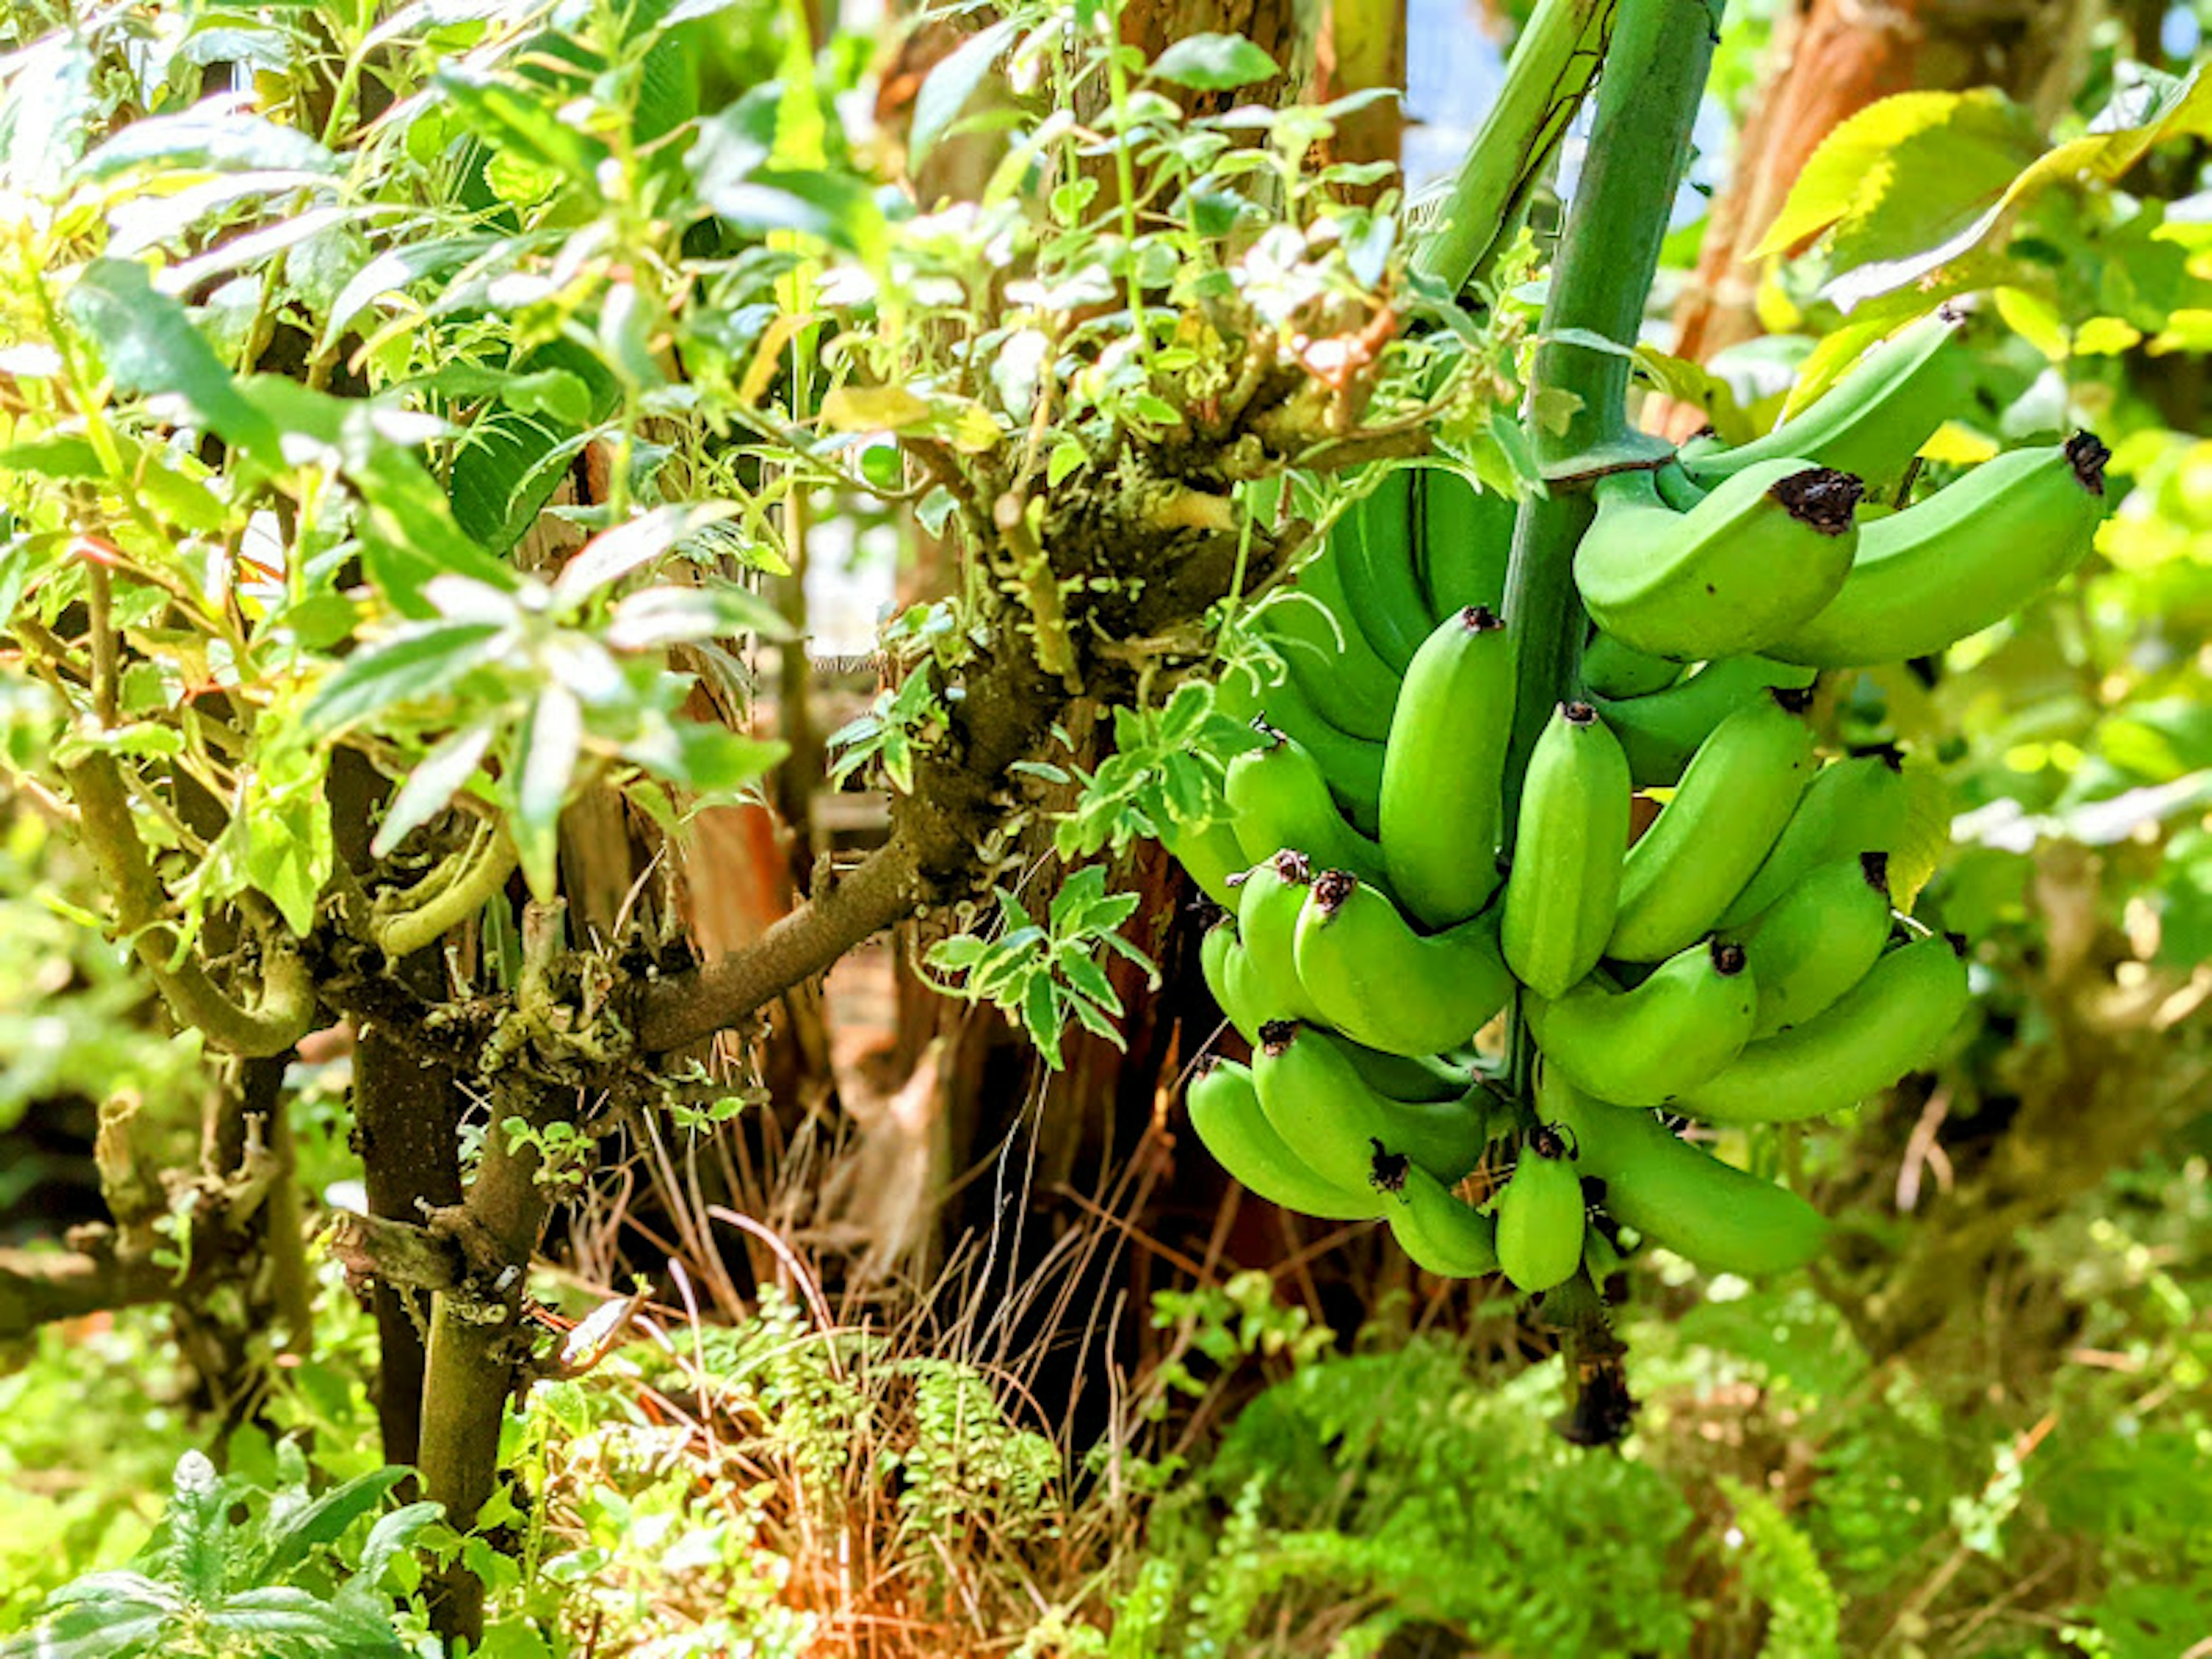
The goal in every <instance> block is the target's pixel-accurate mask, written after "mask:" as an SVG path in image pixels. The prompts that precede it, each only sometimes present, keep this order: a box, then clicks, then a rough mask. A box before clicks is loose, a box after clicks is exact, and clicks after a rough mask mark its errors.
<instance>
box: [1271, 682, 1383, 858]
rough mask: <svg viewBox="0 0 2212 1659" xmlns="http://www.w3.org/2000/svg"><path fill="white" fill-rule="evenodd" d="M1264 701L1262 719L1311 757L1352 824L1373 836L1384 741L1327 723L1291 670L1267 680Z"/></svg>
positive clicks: (1379, 789) (1381, 785) (1380, 788)
mask: <svg viewBox="0 0 2212 1659" xmlns="http://www.w3.org/2000/svg"><path fill="white" fill-rule="evenodd" d="M1266 703H1267V714H1266V716H1265V723H1266V724H1267V726H1270V727H1272V728H1273V730H1275V731H1278V732H1281V733H1282V734H1283V735H1284V736H1285V737H1286V738H1290V739H1291V741H1292V742H1294V743H1296V744H1298V746H1299V747H1301V748H1302V749H1304V750H1305V751H1306V752H1307V753H1308V754H1310V755H1311V756H1312V757H1314V762H1315V763H1316V765H1318V766H1319V767H1320V768H1321V775H1322V780H1323V781H1325V782H1327V784H1328V793H1329V794H1330V795H1331V796H1332V797H1334V799H1335V801H1336V804H1337V806H1338V808H1339V809H1340V811H1342V812H1343V813H1344V815H1345V817H1348V818H1350V819H1351V820H1352V828H1353V829H1357V830H1358V831H1359V832H1360V833H1361V834H1362V835H1364V836H1372V835H1373V834H1374V833H1375V828H1376V823H1378V822H1379V821H1380V820H1379V817H1378V813H1379V811H1380V807H1379V803H1380V801H1381V799H1382V795H1383V745H1382V744H1379V743H1375V742H1371V741H1370V740H1369V739H1368V738H1355V737H1353V736H1352V733H1351V732H1346V731H1344V730H1342V729H1340V727H1338V726H1333V725H1331V724H1330V723H1329V720H1328V716H1327V715H1325V714H1322V712H1321V710H1320V709H1318V708H1315V707H1314V706H1313V700H1312V699H1311V698H1310V697H1309V696H1306V694H1305V690H1304V687H1302V686H1301V685H1300V684H1298V682H1297V678H1295V677H1294V676H1291V675H1289V674H1285V676H1284V677H1283V683H1282V684H1280V685H1275V686H1270V687H1269V688H1268V690H1267V697H1266Z"/></svg>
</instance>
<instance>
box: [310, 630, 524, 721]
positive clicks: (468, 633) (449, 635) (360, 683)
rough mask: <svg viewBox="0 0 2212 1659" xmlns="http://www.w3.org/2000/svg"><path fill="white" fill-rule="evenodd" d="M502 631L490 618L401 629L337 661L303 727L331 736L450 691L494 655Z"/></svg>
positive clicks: (319, 691) (311, 705)
mask: <svg viewBox="0 0 2212 1659" xmlns="http://www.w3.org/2000/svg"><path fill="white" fill-rule="evenodd" d="M504 631H505V630H504V629H501V628H500V627H498V626H497V625H496V624H495V623H418V624H416V625H414V626H411V627H408V628H404V629H400V630H399V631H398V633H397V634H394V635H392V637H391V638H390V639H388V640H386V641H384V642H383V643H382V644H380V645H376V646H372V647H369V648H368V649H367V650H363V651H356V653H354V654H353V655H352V656H350V657H348V658H347V659H345V661H344V662H343V663H341V664H340V665H338V670H337V672H336V673H334V674H332V675H331V677H330V678H329V679H327V680H325V681H324V682H323V684H322V686H321V687H320V689H319V690H317V691H316V693H315V695H314V696H313V698H312V699H311V700H310V701H309V702H308V704H307V709H306V712H305V713H304V714H301V726H302V728H303V729H304V730H305V731H306V732H307V734H308V735H309V736H310V737H315V738H329V737H335V736H337V733H339V732H343V731H344V730H345V729H346V728H347V727H348V726H356V725H359V724H360V723H361V722H362V721H363V720H369V719H372V718H374V716H376V715H378V714H383V713H385V712H386V710H387V709H391V708H397V707H398V705H399V704H401V703H404V702H413V701H415V700H416V699H417V698H420V697H428V696H431V695H432V694H433V693H435V692H438V691H441V690H451V689H452V688H453V682H454V681H455V680H456V679H458V678H459V677H460V676H462V675H464V674H465V673H467V672H468V671H470V670H471V669H472V668H475V667H476V666H477V665H479V664H480V663H483V661H485V660H486V659H488V658H489V656H490V655H491V654H492V650H493V647H494V643H495V641H497V640H498V639H499V637H500V636H501V634H502V633H503V632H504Z"/></svg>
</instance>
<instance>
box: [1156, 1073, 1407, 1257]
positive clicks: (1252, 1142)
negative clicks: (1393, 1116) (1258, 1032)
mask: <svg viewBox="0 0 2212 1659" xmlns="http://www.w3.org/2000/svg"><path fill="white" fill-rule="evenodd" d="M1186 1098H1187V1099H1188V1103H1189V1106H1190V1124H1191V1127H1192V1128H1194V1129H1195V1130H1197V1131H1198V1138H1199V1139H1200V1140H1201V1141H1203V1142H1205V1143H1206V1151H1208V1152H1212V1154H1213V1157H1214V1160H1215V1161H1216V1162H1217V1163H1218V1164H1220V1165H1221V1167H1222V1168H1223V1169H1225V1170H1228V1171H1229V1173H1230V1175H1231V1176H1233V1177H1234V1178H1235V1179H1236V1180H1237V1182H1238V1183H1239V1184H1240V1185H1243V1186H1245V1187H1248V1188H1250V1189H1251V1190H1252V1191H1254V1192H1255V1193H1257V1194H1259V1195H1260V1196H1261V1198H1264V1199H1266V1200H1267V1201H1268V1202H1269V1203H1270V1204H1279V1205H1281V1206H1283V1208H1285V1209H1286V1210H1295V1211H1297V1212H1298V1213H1299V1214H1301V1215H1310V1216H1316V1217H1318V1218H1320V1219H1322V1220H1323V1221H1366V1220H1369V1219H1370V1218H1374V1217H1376V1216H1379V1215H1381V1214H1383V1212H1384V1211H1385V1210H1387V1209H1393V1208H1395V1207H1396V1206H1395V1204H1394V1203H1393V1202H1392V1200H1391V1199H1390V1197H1389V1195H1387V1194H1383V1193H1382V1192H1380V1191H1378V1190H1377V1189H1376V1188H1375V1187H1373V1186H1372V1185H1371V1184H1370V1183H1369V1182H1364V1181H1363V1182H1360V1183H1359V1184H1358V1186H1356V1187H1339V1186H1337V1185H1335V1184H1334V1182H1328V1181H1324V1180H1323V1179H1322V1177H1321V1176H1319V1175H1317V1174H1316V1173H1315V1171H1314V1168H1313V1166H1312V1165H1311V1164H1308V1163H1307V1162H1306V1161H1305V1160H1304V1158H1300V1157H1299V1156H1298V1155H1297V1153H1296V1152H1292V1151H1291V1148H1290V1146H1289V1145H1288V1143H1286V1142H1285V1140H1284V1139H1283V1138H1282V1136H1281V1135H1279V1134H1278V1133H1275V1128H1274V1126H1273V1124H1271V1123H1269V1122H1268V1121H1267V1114H1266V1113H1265V1112H1263V1111H1262V1110H1261V1107H1260V1095H1259V1091H1258V1090H1257V1089H1256V1088H1255V1086H1254V1085H1253V1081H1252V1073H1251V1070H1250V1068H1249V1067H1247V1066H1238V1065H1236V1064H1235V1063H1233V1062H1230V1061H1221V1062H1218V1063H1216V1064H1214V1065H1212V1067H1211V1068H1210V1069H1208V1070H1206V1071H1202V1072H1200V1073H1199V1075H1198V1076H1197V1077H1196V1078H1195V1079H1193V1080H1192V1082H1191V1085H1190V1088H1189V1090H1188V1093H1187V1096H1186Z"/></svg>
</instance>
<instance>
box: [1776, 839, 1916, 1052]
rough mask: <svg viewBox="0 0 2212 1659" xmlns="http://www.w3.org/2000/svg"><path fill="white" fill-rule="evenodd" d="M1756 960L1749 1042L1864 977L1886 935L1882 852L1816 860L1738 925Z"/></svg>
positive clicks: (1814, 1010)
mask: <svg viewBox="0 0 2212 1659" xmlns="http://www.w3.org/2000/svg"><path fill="white" fill-rule="evenodd" d="M1742 939H1743V949H1744V954H1745V955H1746V956H1747V957H1750V959H1751V960H1752V961H1753V962H1754V963H1757V964H1758V967H1757V969H1755V970H1754V974H1753V976H1754V977H1755V978H1756V979H1757V980H1758V981H1759V1012H1758V1014H1757V1015H1756V1017H1755V1018H1753V1022H1752V1028H1751V1037H1752V1041H1753V1042H1758V1041H1759V1039H1760V1038H1761V1037H1766V1036H1773V1034H1774V1033H1775V1032H1777V1031H1779V1030H1785V1029H1786V1028H1788V1027H1790V1026H1792V1025H1802V1024H1804V1023H1805V1021H1807V1020H1808V1019H1810V1018H1813V1017H1814V1015H1816V1014H1818V1013H1819V1012H1820V1011H1821V1010H1822V1009H1824V1008H1826V1006H1828V1005H1829V1004H1830V1003H1832V1002H1833V1001H1834V1000H1836V999H1837V998H1838V997H1839V996H1841V995H1843V994H1844V992H1846V991H1848V990H1850V988H1851V987H1852V986H1854V985H1856V984H1857V983H1858V982H1859V981H1861V980H1863V979H1864V978H1865V977H1866V975H1867V972H1868V970H1869V969H1871V968H1872V967H1873V966H1874V964H1875V962H1876V961H1877V960H1878V959H1879V958H1880V957H1881V947H1882V946H1883V945H1886V944H1887V943H1888V941H1889V855H1888V854H1886V853H1861V854H1858V855H1857V857H1855V858H1841V859H1836V860H1832V861H1831V862H1829V863H1826V864H1818V865H1815V866H1813V868H1812V869H1811V870H1809V871H1808V872H1806V875H1805V878H1804V879H1803V880H1802V881H1801V882H1799V883H1798V884H1796V886H1794V887H1792V888H1791V889H1790V890H1789V891H1788V892H1787V893H1784V895H1783V896H1781V897H1780V898H1779V899H1778V900H1777V901H1775V903H1774V905H1773V907H1772V908H1771V909H1769V910H1767V911H1765V913H1764V914H1763V915H1759V917H1758V918H1757V919H1756V920H1755V921H1753V922H1752V923H1751V924H1750V926H1749V927H1747V928H1745V929H1744V931H1743V933H1742Z"/></svg>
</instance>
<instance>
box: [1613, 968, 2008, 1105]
mask: <svg viewBox="0 0 2212 1659" xmlns="http://www.w3.org/2000/svg"><path fill="white" fill-rule="evenodd" d="M1966 1003H1967V991H1966V962H1965V960H1964V957H1963V953H1962V951H1961V948H1960V945H1956V944H1954V942H1953V941H1952V940H1950V939H1946V938H1945V937H1944V936H1942V934H1940V933H1932V934H1929V935H1928V936H1927V937H1925V938H1923V939H1915V940H1913V941H1912V943H1911V944H1909V945H1904V946H1901V947H1900V948H1899V949H1897V950H1894V951H1890V952H1889V954H1888V955H1887V956H1885V957H1882V958H1881V960H1880V961H1879V962H1877V963H1875V965H1874V967H1873V968H1872V969H1870V970H1869V972H1868V973H1867V975H1866V976H1865V977H1864V978H1863V979H1862V980H1860V981H1859V982H1858V983H1857V985H1854V986H1853V987H1851V988H1850V990H1848V991H1846V992H1845V993H1844V994H1843V995H1842V996H1841V997H1839V998H1838V999H1837V1000H1835V1001H1834V1002H1832V1003H1831V1004H1830V1005H1829V1006H1828V1007H1827V1008H1826V1010H1825V1011H1824V1012H1820V1013H1819V1014H1816V1015H1814V1017H1813V1018H1811V1019H1808V1020H1807V1021H1806V1022H1805V1023H1804V1024H1802V1025H1796V1026H1792V1027H1791V1028H1790V1030H1786V1031H1784V1032H1782V1033H1780V1034H1779V1035H1778V1036H1771V1037H1767V1038H1765V1039H1764V1040H1762V1041H1760V1042H1754V1043H1752V1044H1750V1045H1749V1046H1748V1047H1747V1048H1745V1049H1744V1050H1743V1052H1742V1053H1741V1054H1739V1055H1738V1056H1737V1057H1736V1058H1735V1060H1734V1061H1733V1062H1731V1063H1730V1064H1729V1066H1727V1067H1725V1068H1724V1069H1723V1070H1721V1071H1719V1072H1717V1073H1715V1074H1714V1075H1713V1076H1711V1077H1710V1078H1707V1079H1705V1081H1703V1082H1702V1083H1699V1084H1696V1085H1692V1086H1691V1087H1688V1088H1686V1089H1684V1090H1683V1091H1681V1093H1680V1095H1679V1096H1678V1097H1676V1098H1675V1099H1674V1101H1673V1102H1672V1103H1671V1105H1672V1108H1673V1109H1674V1110H1675V1111H1678V1112H1680V1113H1681V1114H1683V1115H1685V1116H1687V1117H1694V1118H1700V1119H1703V1120H1704V1121H1707V1122H1710V1123H1793V1122H1796V1121H1798V1120H1800V1119H1802V1118H1808V1117H1826V1115H1828V1114H1830V1113H1831V1112H1840V1111H1843V1110H1844V1109H1846V1108H1848V1107H1851V1106H1856V1105H1857V1104H1858V1103H1859V1102H1860V1101H1862V1100H1863V1099H1865V1098H1866V1097H1868V1096H1869V1095H1871V1094H1875V1093H1878V1092H1879V1091H1881V1090H1883V1089H1887V1087H1889V1085H1892V1084H1893V1083H1895V1082H1896V1081H1897V1080H1898V1079H1899V1078H1901V1077H1903V1076H1905V1073H1908V1072H1911V1071H1912V1070H1914V1069H1915V1068H1916V1067H1918V1066H1924V1065H1925V1064H1927V1062H1928V1061H1929V1059H1930V1058H1932V1057H1933V1056H1934V1054H1935V1053H1936V1048H1937V1047H1938V1046H1939V1045H1940V1044H1941V1043H1942V1041H1943V1039H1944V1038H1945V1037H1946V1036H1949V1035H1950V1032H1951V1028H1952V1027H1953V1026H1954V1025H1956V1024H1958V1023H1959V1017H1960V1015H1961V1014H1963V1013H1965V1012H1966ZM1598 1092H1603V1091H1598Z"/></svg>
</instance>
